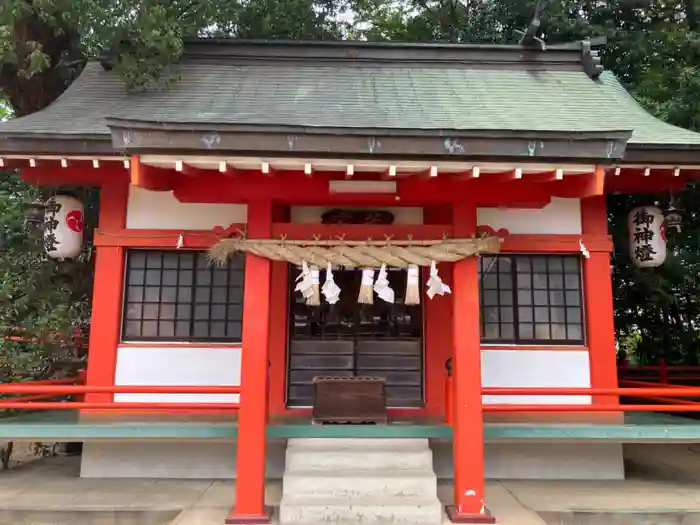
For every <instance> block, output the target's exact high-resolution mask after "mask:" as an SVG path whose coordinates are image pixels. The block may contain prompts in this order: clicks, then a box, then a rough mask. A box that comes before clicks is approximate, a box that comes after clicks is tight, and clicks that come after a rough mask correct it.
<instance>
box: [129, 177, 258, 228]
mask: <svg viewBox="0 0 700 525" xmlns="http://www.w3.org/2000/svg"><path fill="white" fill-rule="evenodd" d="M247 217H248V209H247V206H246V205H245V204H207V203H190V202H180V201H179V200H177V199H176V198H175V196H174V195H173V193H172V192H170V191H149V190H145V189H143V188H137V187H136V186H131V187H129V203H128V205H127V210H126V227H127V228H133V229H140V230H143V229H152V230H211V229H212V228H214V227H215V226H223V227H224V228H226V227H227V226H230V225H231V224H242V223H245V222H247V220H248V218H247Z"/></svg>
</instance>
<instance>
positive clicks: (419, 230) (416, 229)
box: [272, 223, 453, 241]
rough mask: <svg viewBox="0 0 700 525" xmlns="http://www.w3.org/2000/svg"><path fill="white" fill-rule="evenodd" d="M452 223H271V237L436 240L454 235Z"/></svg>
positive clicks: (349, 239)
mask: <svg viewBox="0 0 700 525" xmlns="http://www.w3.org/2000/svg"><path fill="white" fill-rule="evenodd" d="M452 233H453V232H452V225H451V224H426V225H423V224H416V225H403V224H401V225H399V224H391V225H382V224H292V223H275V224H273V225H272V238H273V239H274V238H282V237H285V238H287V239H298V240H311V239H313V238H314V237H316V236H319V237H321V238H322V239H338V238H343V239H345V240H348V241H365V240H367V239H373V240H375V241H382V240H384V239H386V238H387V237H389V238H391V239H393V240H399V239H401V240H406V239H408V238H409V237H411V238H413V239H415V240H433V239H442V238H444V237H452Z"/></svg>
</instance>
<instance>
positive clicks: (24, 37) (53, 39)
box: [0, 13, 85, 117]
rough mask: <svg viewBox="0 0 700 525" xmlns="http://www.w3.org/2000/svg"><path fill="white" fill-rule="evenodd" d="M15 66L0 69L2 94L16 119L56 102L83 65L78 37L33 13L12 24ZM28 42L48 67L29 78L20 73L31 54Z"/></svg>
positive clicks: (71, 30)
mask: <svg viewBox="0 0 700 525" xmlns="http://www.w3.org/2000/svg"><path fill="white" fill-rule="evenodd" d="M12 31H13V36H14V41H15V42H16V44H15V53H16V54H17V62H16V63H7V62H6V63H4V64H2V65H0V91H2V92H3V93H4V94H5V95H6V96H7V99H8V101H9V103H10V105H11V106H12V108H13V110H14V114H15V116H17V117H21V116H24V115H29V114H30V113H34V112H36V111H39V110H41V109H43V108H45V107H46V106H48V105H49V104H51V102H53V101H54V100H56V99H57V98H58V97H59V96H60V95H61V93H63V92H64V91H65V90H66V88H67V87H68V86H69V85H70V84H71V82H72V81H73V80H74V79H75V78H76V77H77V75H78V74H79V73H80V71H82V68H83V66H84V65H85V60H84V57H83V55H82V53H81V50H80V39H79V35H78V34H77V33H76V31H74V30H73V29H72V28H70V27H67V26H64V27H61V28H55V27H52V26H50V25H49V24H47V23H46V22H45V21H44V20H42V19H41V18H40V17H39V16H38V15H37V13H30V14H29V15H27V16H25V17H23V18H19V19H17V20H15V23H14V25H13V27H12ZM30 42H39V44H40V45H41V49H42V50H43V51H44V53H46V55H47V56H48V60H49V65H48V67H47V68H45V69H44V70H43V71H40V72H38V73H35V74H33V75H30V74H27V73H26V72H24V71H23V69H24V67H26V64H27V58H28V56H29V55H30V53H31V45H30V44H29V43H30Z"/></svg>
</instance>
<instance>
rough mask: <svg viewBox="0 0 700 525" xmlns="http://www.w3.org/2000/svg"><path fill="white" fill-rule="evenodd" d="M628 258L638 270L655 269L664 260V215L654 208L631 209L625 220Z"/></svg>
mask: <svg viewBox="0 0 700 525" xmlns="http://www.w3.org/2000/svg"><path fill="white" fill-rule="evenodd" d="M627 229H628V231H629V237H630V256H631V257H632V262H634V265H635V266H637V267H638V268H655V267H657V266H661V265H662V264H663V263H664V261H665V260H666V228H665V226H664V214H663V212H662V211H661V210H660V209H659V208H657V207H655V206H640V207H638V208H635V209H633V210H632V211H631V212H630V214H629V216H628V218H627Z"/></svg>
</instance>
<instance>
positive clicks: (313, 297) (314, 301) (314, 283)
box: [306, 265, 321, 306]
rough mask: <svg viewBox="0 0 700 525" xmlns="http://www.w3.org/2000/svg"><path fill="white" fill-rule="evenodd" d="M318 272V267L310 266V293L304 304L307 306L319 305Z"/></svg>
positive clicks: (319, 282)
mask: <svg viewBox="0 0 700 525" xmlns="http://www.w3.org/2000/svg"><path fill="white" fill-rule="evenodd" d="M319 275H320V272H319V271H318V266H314V265H311V293H310V294H309V296H308V297H307V298H306V304H308V305H309V306H318V305H320V304H321V293H320V287H319V285H320V284H321V281H320V277H319Z"/></svg>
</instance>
